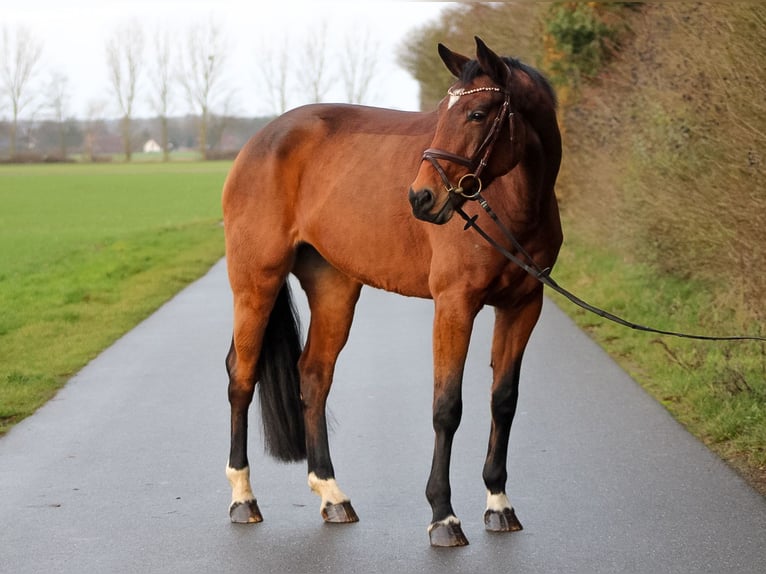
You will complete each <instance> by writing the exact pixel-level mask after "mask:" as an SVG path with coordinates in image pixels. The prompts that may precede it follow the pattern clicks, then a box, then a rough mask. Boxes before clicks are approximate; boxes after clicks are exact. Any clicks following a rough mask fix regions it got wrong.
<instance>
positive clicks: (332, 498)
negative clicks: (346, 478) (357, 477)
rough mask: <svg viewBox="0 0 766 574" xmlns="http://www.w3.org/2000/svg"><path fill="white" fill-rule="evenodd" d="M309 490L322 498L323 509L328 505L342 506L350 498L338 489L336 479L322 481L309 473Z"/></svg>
mask: <svg viewBox="0 0 766 574" xmlns="http://www.w3.org/2000/svg"><path fill="white" fill-rule="evenodd" d="M309 488H310V489H311V490H312V491H313V492H314V493H315V494H318V495H319V496H321V497H322V508H324V507H325V506H327V505H328V504H340V503H341V502H348V501H349V498H348V496H346V495H345V494H343V491H342V490H341V489H340V488H338V483H337V482H335V479H334V478H327V479H322V478H319V477H317V475H316V474H314V473H313V472H310V473H309Z"/></svg>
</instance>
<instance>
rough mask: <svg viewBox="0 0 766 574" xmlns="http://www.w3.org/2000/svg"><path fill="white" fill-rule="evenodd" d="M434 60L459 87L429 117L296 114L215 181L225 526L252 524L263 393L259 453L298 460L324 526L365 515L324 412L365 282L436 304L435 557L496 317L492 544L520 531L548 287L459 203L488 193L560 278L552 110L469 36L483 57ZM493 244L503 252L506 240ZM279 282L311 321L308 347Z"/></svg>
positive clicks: (537, 90) (264, 133)
mask: <svg viewBox="0 0 766 574" xmlns="http://www.w3.org/2000/svg"><path fill="white" fill-rule="evenodd" d="M438 50H439V55H440V57H441V59H442V61H443V62H444V64H445V65H446V67H447V68H448V69H449V71H450V72H452V74H453V75H454V76H455V77H456V82H455V83H454V84H453V85H452V87H451V88H450V89H449V92H448V95H447V96H445V98H444V99H443V100H442V101H441V102H440V103H439V105H438V108H437V110H436V111H434V112H428V113H421V112H402V111H394V110H388V109H378V108H372V107H366V106H358V105H341V104H337V105H336V104H312V105H308V106H303V107H300V108H297V109H294V110H291V111H289V112H287V113H285V114H284V115H282V116H280V117H279V118H277V119H275V120H274V121H272V122H271V123H270V124H268V125H267V126H266V127H264V128H263V129H262V130H261V131H259V132H258V133H257V134H256V135H254V136H253V137H252V139H250V141H249V142H248V143H247V144H246V145H245V146H244V147H243V149H242V150H241V152H240V153H239V155H238V157H237V159H236V160H235V162H234V164H233V166H232V168H231V170H230V173H229V175H228V177H227V179H226V182H225V185H224V190H223V214H224V228H225V237H226V258H227V266H228V274H229V281H230V284H231V289H232V292H233V303H234V325H233V338H232V344H231V348H230V350H229V353H228V355H227V357H226V368H227V372H228V375H229V387H228V397H229V402H230V405H231V449H230V453H229V459H228V464H227V468H226V475H227V477H228V480H229V482H230V484H231V488H232V499H231V505H230V507H229V516H230V519H231V521H232V522H236V523H253V522H260V521H261V520H262V516H261V513H260V510H259V508H258V504H257V502H256V498H255V496H254V495H253V491H252V488H251V485H250V471H249V463H248V458H247V428H248V409H249V405H250V403H251V401H252V399H253V394H254V390H255V388H256V386H257V387H258V388H259V396H260V403H261V414H262V419H263V425H264V439H265V443H266V449H267V451H268V452H269V453H270V454H271V455H273V456H275V457H276V458H278V459H280V460H284V461H298V460H303V459H307V464H308V483H309V487H310V488H311V490H312V491H313V492H315V493H316V494H317V495H319V496H320V497H321V503H320V511H321V515H322V517H323V518H324V520H325V521H326V522H334V523H343V522H355V521H357V520H358V518H357V515H356V513H355V511H354V509H353V507H352V505H351V502H350V500H349V498H348V497H347V496H346V495H345V494H344V493H343V491H342V490H341V489H340V487H339V486H338V483H337V482H336V479H335V470H334V468H333V464H332V461H331V458H330V450H329V445H328V436H327V421H326V416H325V404H326V401H327V396H328V393H329V391H330V386H331V384H332V380H333V372H334V369H335V364H336V359H337V357H338V354H339V353H340V351H341V349H342V348H343V346H344V345H345V343H346V341H347V338H348V336H349V331H350V329H351V323H352V319H353V315H354V308H355V305H356V302H357V300H358V297H359V294H360V291H361V289H362V286H363V285H370V286H373V287H376V288H380V289H385V290H388V291H393V292H396V293H399V294H402V295H406V296H410V297H422V298H430V299H433V301H434V322H433V363H434V372H433V377H434V387H433V388H434V391H433V428H434V433H435V443H434V450H433V461H432V466H431V471H430V475H429V478H428V482H427V486H426V498H427V500H428V502H429V503H430V505H431V509H432V512H433V518H432V520H431V523H430V525H429V527H428V533H429V539H430V542H431V544H432V545H433V546H462V545H465V544H468V540H467V539H466V537H465V535H464V533H463V531H462V529H461V526H460V521H459V520H458V519H457V517H456V516H455V512H454V511H453V508H452V504H451V500H450V498H451V494H450V483H449V465H450V454H451V448H452V441H453V436H454V434H455V431H456V430H457V428H458V425H459V423H460V418H461V414H462V399H461V385H462V380H463V370H464V363H465V359H466V354H467V350H468V344H469V339H470V335H471V330H472V326H473V322H474V318H475V317H476V315H477V313H478V312H479V311H480V309H481V308H482V307H483V306H484V305H491V306H493V307H494V308H495V326H494V334H493V342H492V349H491V365H492V370H493V380H492V387H491V416H492V423H491V428H490V431H489V447H488V450H487V458H486V462H485V464H484V469H483V480H484V483H485V486H486V491H487V508H486V511H485V515H484V522H485V527H486V529H487V530H490V531H499V532H509V531H515V530H521V528H522V526H521V523H520V522H519V521H518V519H517V517H516V514H515V511H514V509H513V507H512V506H511V503H510V502H509V499H508V497H507V496H506V490H505V488H506V480H507V470H506V459H507V452H508V442H509V433H510V428H511V423H512V421H513V417H514V413H515V411H516V404H517V399H518V386H519V372H520V368H521V360H522V355H523V354H524V349H525V347H526V345H527V341H528V340H529V337H530V335H531V333H532V329H533V327H534V325H535V323H536V322H537V320H538V317H539V315H540V311H541V307H542V302H543V287H542V285H541V284H539V283H538V282H537V281H536V280H535V278H534V277H532V276H529V275H528V274H527V273H525V272H524V271H523V270H521V269H520V268H518V267H516V266H514V265H513V264H512V263H510V262H509V261H508V260H507V259H506V258H504V257H503V256H502V255H500V254H499V253H498V252H497V251H495V250H493V249H492V247H490V246H489V245H488V244H487V243H485V242H483V241H482V240H481V238H480V237H479V236H478V235H476V234H475V233H473V232H470V231H464V228H463V225H462V224H461V222H459V220H458V219H457V218H456V219H454V220H453V218H452V216H453V215H454V213H455V212H456V211H457V212H462V214H463V215H464V216H468V217H472V216H475V215H477V214H478V213H479V211H480V210H479V209H478V208H477V207H476V203H475V202H471V201H469V200H470V199H471V198H472V197H474V196H475V195H476V193H477V192H478V189H479V188H481V187H482V186H483V187H484V188H485V191H486V194H487V196H488V198H489V200H490V201H491V203H492V207H493V210H494V212H495V213H496V214H497V217H498V218H499V219H500V220H501V221H502V222H503V224H504V225H505V226H507V227H508V228H509V229H510V230H512V232H513V233H514V234H515V236H516V238H517V239H518V242H519V243H520V245H522V246H523V249H524V250H525V251H526V252H527V253H528V254H529V255H531V257H533V258H534V261H535V262H536V263H537V264H539V265H540V266H542V268H550V267H552V266H553V264H554V262H555V260H556V257H557V255H558V251H559V247H560V245H561V242H562V232H561V225H560V221H559V212H558V207H557V203H556V197H555V194H554V184H555V181H556V176H557V174H558V170H559V164H560V161H561V136H560V133H559V129H558V125H557V121H556V99H555V95H554V93H553V90H552V89H551V87H550V85H549V84H548V82H547V81H546V80H545V78H544V77H543V76H542V75H541V74H540V73H539V72H538V71H536V70H535V69H533V68H531V67H529V66H527V65H525V64H523V63H521V62H519V61H518V60H516V59H511V58H507V57H506V58H501V57H500V56H498V55H497V54H496V53H495V52H493V51H492V50H490V49H489V48H488V47H487V46H486V44H485V43H484V42H482V41H481V39H479V38H476V59H469V58H468V57H466V56H463V55H460V54H458V53H455V52H452V51H450V50H449V49H448V48H446V47H445V46H443V45H441V44H439V47H438ZM424 150H425V151H424ZM413 178H414V179H413ZM458 182H459V183H458ZM484 217H486V215H485V216H484ZM490 234H491V235H492V236H493V238H494V239H495V240H496V241H497V242H498V243H500V244H501V245H503V246H505V247H506V248H508V249H509V250H513V249H514V247H512V246H511V245H510V244H509V241H508V239H507V238H506V237H505V236H503V235H502V234H500V233H499V232H497V231H491V232H490ZM290 273H292V274H293V275H294V276H295V277H296V278H297V279H298V281H299V283H300V286H301V287H302V289H303V290H305V292H306V296H307V299H308V304H309V309H310V325H309V328H308V333H307V336H306V341H305V345H304V346H303V348H302V345H301V341H300V336H299V334H298V330H297V326H296V318H295V311H294V310H293V308H292V302H291V294H290V290H289V286H288V283H287V278H288V275H289V274H290Z"/></svg>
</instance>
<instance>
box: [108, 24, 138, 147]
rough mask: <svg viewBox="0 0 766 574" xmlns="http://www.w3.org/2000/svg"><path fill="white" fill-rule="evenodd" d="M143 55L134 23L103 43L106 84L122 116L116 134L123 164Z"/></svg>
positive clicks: (131, 135) (118, 30)
mask: <svg viewBox="0 0 766 574" xmlns="http://www.w3.org/2000/svg"><path fill="white" fill-rule="evenodd" d="M143 53H144V33H143V30H142V29H141V27H140V25H139V24H138V22H136V21H134V22H132V23H131V24H128V25H126V26H123V27H121V28H118V29H117V30H116V31H115V33H114V35H113V36H112V37H111V39H109V40H108V41H107V43H106V60H107V65H108V66H109V82H110V84H111V87H112V91H113V92H114V96H115V97H116V98H117V104H118V106H119V108H120V113H121V114H122V121H121V123H120V131H121V133H122V147H123V150H124V152H125V161H130V159H131V156H132V151H133V149H132V148H133V133H132V129H131V121H132V117H133V102H134V101H135V98H136V88H137V85H138V80H139V75H140V72H141V61H142V58H143Z"/></svg>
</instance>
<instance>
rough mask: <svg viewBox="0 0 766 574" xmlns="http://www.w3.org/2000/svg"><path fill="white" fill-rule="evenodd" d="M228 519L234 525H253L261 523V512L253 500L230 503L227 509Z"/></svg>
mask: <svg viewBox="0 0 766 574" xmlns="http://www.w3.org/2000/svg"><path fill="white" fill-rule="evenodd" d="M229 518H231V521H232V522H234V523H235V524H254V523H256V522H262V521H263V516H261V511H260V510H259V508H258V503H257V502H256V501H255V500H246V501H245V502H234V503H232V505H231V506H230V507H229Z"/></svg>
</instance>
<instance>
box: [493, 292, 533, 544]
mask: <svg viewBox="0 0 766 574" xmlns="http://www.w3.org/2000/svg"><path fill="white" fill-rule="evenodd" d="M541 308H542V293H536V294H535V295H534V296H532V298H531V299H530V300H528V301H527V302H525V303H524V304H523V305H522V306H520V307H519V306H516V307H509V308H498V309H497V310H496V315H495V334H494V340H493V344H492V367H493V371H494V377H493V378H494V380H493V384H492V404H491V412H492V427H491V430H490V436H489V446H488V448H487V458H486V461H485V463H484V471H483V477H484V484H485V486H486V488H487V508H486V511H485V512H484V527H485V528H486V530H488V531H490V532H516V531H519V530H522V529H523V527H522V525H521V522H520V521H519V519H518V518H517V517H516V512H515V510H514V508H513V506H512V505H511V503H510V501H509V500H508V496H507V495H506V481H507V479H508V471H507V469H506V459H507V456H508V443H509V439H510V432H511V424H512V423H513V418H514V415H515V413H516V405H517V403H518V397H519V374H520V372H521V359H522V356H523V354H524V349H525V348H526V346H527V342H528V341H529V337H530V336H531V334H532V329H533V328H534V326H535V324H536V323H537V319H538V318H539V316H540V311H541Z"/></svg>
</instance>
